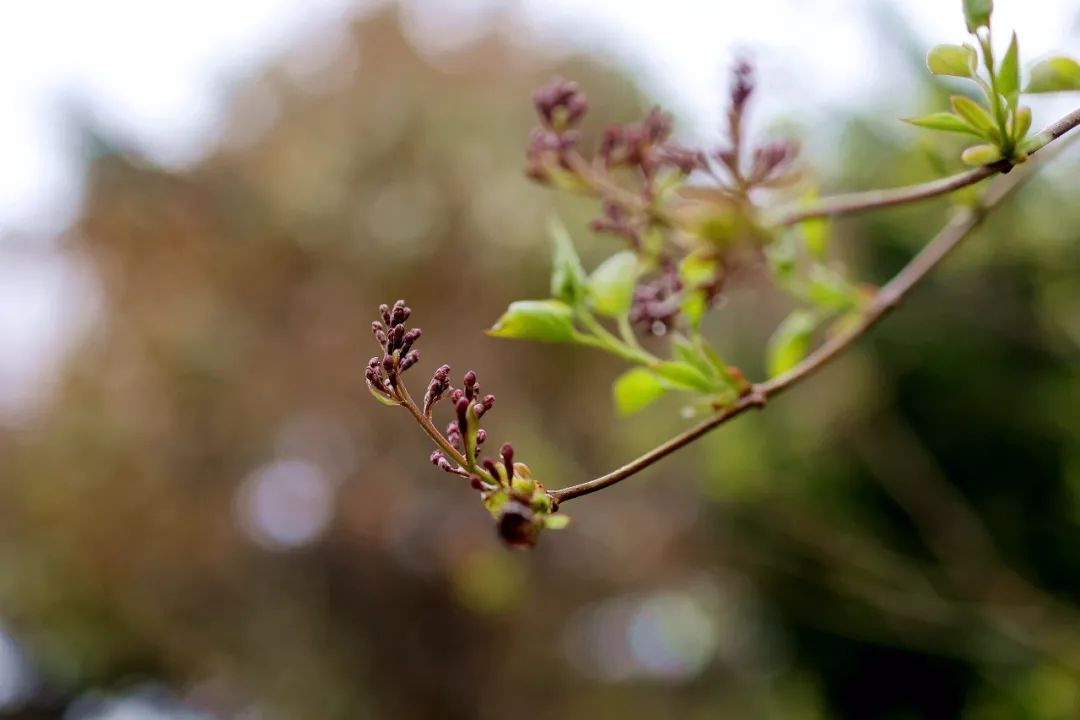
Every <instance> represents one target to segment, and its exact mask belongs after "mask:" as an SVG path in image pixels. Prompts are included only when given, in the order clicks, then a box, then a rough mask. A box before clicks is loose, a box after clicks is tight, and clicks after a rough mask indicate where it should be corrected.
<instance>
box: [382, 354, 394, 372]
mask: <svg viewBox="0 0 1080 720" xmlns="http://www.w3.org/2000/svg"><path fill="white" fill-rule="evenodd" d="M382 366H383V370H385V371H386V374H387V375H391V374H392V373H393V372H394V356H393V355H385V356H383V359H382Z"/></svg>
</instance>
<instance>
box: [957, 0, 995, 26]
mask: <svg viewBox="0 0 1080 720" xmlns="http://www.w3.org/2000/svg"><path fill="white" fill-rule="evenodd" d="M993 12H994V0H964V21H965V22H966V23H967V29H968V32H970V33H973V32H975V31H976V30H978V29H979V28H983V27H990V15H991V14H992V13H993Z"/></svg>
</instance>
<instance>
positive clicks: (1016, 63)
mask: <svg viewBox="0 0 1080 720" xmlns="http://www.w3.org/2000/svg"><path fill="white" fill-rule="evenodd" d="M997 86H998V92H1000V93H1001V94H1002V95H1004V96H1005V100H1006V101H1007V102H1008V103H1009V107H1011V108H1012V109H1014V110H1015V109H1016V103H1017V102H1018V101H1019V99H1020V46H1019V44H1018V43H1017V40H1016V33H1013V34H1012V41H1011V42H1010V43H1009V49H1008V50H1006V51H1005V57H1004V58H1002V60H1001V67H1000V68H998V73H997Z"/></svg>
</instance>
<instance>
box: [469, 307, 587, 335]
mask: <svg viewBox="0 0 1080 720" xmlns="http://www.w3.org/2000/svg"><path fill="white" fill-rule="evenodd" d="M487 334H488V335H491V336H492V337H499V338H511V339H515V340H539V341H541V342H573V341H574V340H575V335H576V333H575V332H574V311H573V310H572V309H571V308H570V306H569V305H567V304H566V303H564V302H561V301H559V300H518V301H517V302H514V303H510V307H508V308H507V309H506V312H505V313H503V316H502V317H501V318H499V320H498V321H497V322H496V323H495V325H493V326H492V328H491V329H490V330H488V331H487Z"/></svg>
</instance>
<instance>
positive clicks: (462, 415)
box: [454, 398, 469, 432]
mask: <svg viewBox="0 0 1080 720" xmlns="http://www.w3.org/2000/svg"><path fill="white" fill-rule="evenodd" d="M454 409H455V410H457V419H458V427H459V428H461V431H462V432H465V428H467V427H468V426H469V401H468V400H466V399H465V398H461V399H460V400H458V402H457V407H455V408H454Z"/></svg>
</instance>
